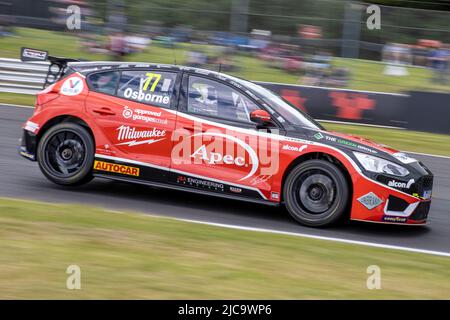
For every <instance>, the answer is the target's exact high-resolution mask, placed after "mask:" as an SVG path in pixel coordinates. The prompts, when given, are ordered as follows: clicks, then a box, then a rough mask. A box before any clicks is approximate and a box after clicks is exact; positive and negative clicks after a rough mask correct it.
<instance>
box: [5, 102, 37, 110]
mask: <svg viewBox="0 0 450 320" xmlns="http://www.w3.org/2000/svg"><path fill="white" fill-rule="evenodd" d="M0 105H1V106H3V107H16V108H27V109H34V107H33V106H25V105H23V104H11V103H8V104H4V103H2V104H0Z"/></svg>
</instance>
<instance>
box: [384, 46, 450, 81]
mask: <svg viewBox="0 0 450 320" xmlns="http://www.w3.org/2000/svg"><path fill="white" fill-rule="evenodd" d="M382 59H383V61H384V62H386V63H387V64H388V66H390V67H391V68H390V69H386V73H388V74H389V73H390V74H392V75H403V73H404V72H405V71H404V69H398V67H402V66H419V67H426V68H430V69H431V70H432V71H433V81H434V82H435V83H438V84H443V85H446V84H449V81H450V44H444V43H442V42H440V41H436V40H426V39H422V40H419V41H417V43H416V44H401V43H387V44H386V45H385V46H384V47H383V52H382ZM392 67H393V68H392ZM396 67H397V68H396Z"/></svg>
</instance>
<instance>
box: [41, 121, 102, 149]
mask: <svg viewBox="0 0 450 320" xmlns="http://www.w3.org/2000/svg"><path fill="white" fill-rule="evenodd" d="M65 122H69V123H76V124H79V125H80V126H82V127H84V128H85V129H86V130H87V131H88V132H89V134H90V135H91V137H92V140H93V141H94V146H95V136H94V132H93V131H92V129H91V127H90V126H89V125H88V124H87V123H86V121H84V120H83V119H81V118H80V117H77V116H74V115H59V116H56V117H53V118H51V119H49V120H47V122H46V123H45V124H44V125H43V126H42V128H41V130H39V132H38V134H37V136H36V145H38V144H39V141H40V139H41V138H42V136H43V135H44V134H45V132H47V131H48V130H49V129H50V128H52V127H53V126H55V125H57V124H60V123H65Z"/></svg>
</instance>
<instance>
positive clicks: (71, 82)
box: [60, 77, 84, 96]
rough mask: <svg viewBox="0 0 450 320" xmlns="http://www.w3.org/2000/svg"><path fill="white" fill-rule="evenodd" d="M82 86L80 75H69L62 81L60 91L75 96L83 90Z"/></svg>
mask: <svg viewBox="0 0 450 320" xmlns="http://www.w3.org/2000/svg"><path fill="white" fill-rule="evenodd" d="M83 88H84V84H83V79H81V78H80V77H71V78H69V79H67V80H66V81H64V83H63V85H62V86H61V90H60V92H61V94H63V95H65V96H76V95H78V94H80V93H81V92H82V91H83Z"/></svg>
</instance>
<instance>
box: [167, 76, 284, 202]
mask: <svg viewBox="0 0 450 320" xmlns="http://www.w3.org/2000/svg"><path fill="white" fill-rule="evenodd" d="M258 109H261V107H260V106H259V105H258V104H257V103H256V102H255V101H254V100H253V99H251V98H250V97H249V96H248V95H246V94H245V93H244V92H243V91H241V90H238V88H236V87H235V86H232V85H230V84H228V83H226V82H224V81H220V80H218V79H214V78H209V77H206V76H202V75H197V74H190V73H185V74H184V75H183V84H182V94H181V99H180V104H179V109H178V117H177V123H176V130H175V134H174V147H173V151H172V164H171V175H170V182H171V183H173V184H177V185H181V186H183V187H190V188H196V189H202V190H207V191H212V192H217V193H225V194H233V195H235V196H236V195H237V196H243V197H255V198H267V193H268V192H269V190H270V177H271V175H272V174H274V173H275V171H274V170H276V169H274V170H272V171H270V170H269V169H270V166H272V165H274V164H273V163H270V162H271V161H270V160H271V159H268V158H270V157H272V156H274V155H272V154H270V151H271V149H276V150H275V153H276V152H277V151H278V149H277V146H274V145H271V143H272V140H273V139H271V138H270V137H271V135H270V134H267V133H266V134H264V133H260V132H258V131H257V125H256V124H255V123H253V122H252V121H251V120H250V113H251V112H252V111H254V110H258ZM275 142H276V141H275ZM269 149H270V150H269ZM268 152H269V155H268V154H267V153H268ZM272 169H273V168H272Z"/></svg>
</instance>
